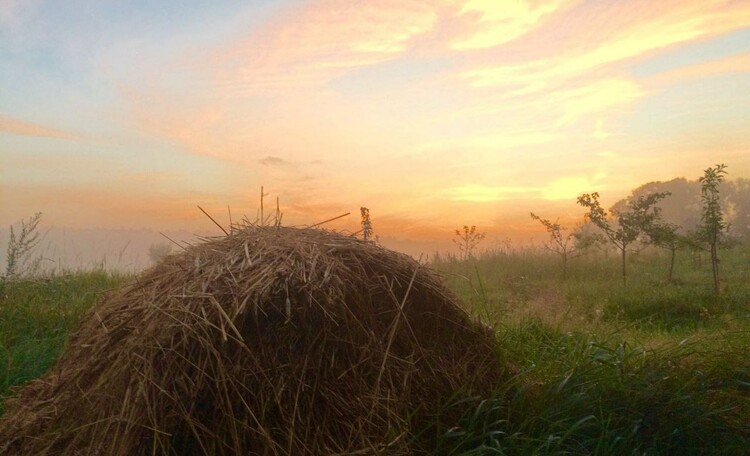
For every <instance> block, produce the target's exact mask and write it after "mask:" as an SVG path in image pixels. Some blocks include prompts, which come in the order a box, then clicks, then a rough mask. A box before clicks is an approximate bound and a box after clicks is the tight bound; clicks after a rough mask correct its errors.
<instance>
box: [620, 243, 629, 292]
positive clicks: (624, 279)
mask: <svg viewBox="0 0 750 456" xmlns="http://www.w3.org/2000/svg"><path fill="white" fill-rule="evenodd" d="M620 252H621V253H622V286H623V287H625V286H627V285H628V279H627V270H626V266H625V246H623V247H622V248H621V249H620Z"/></svg>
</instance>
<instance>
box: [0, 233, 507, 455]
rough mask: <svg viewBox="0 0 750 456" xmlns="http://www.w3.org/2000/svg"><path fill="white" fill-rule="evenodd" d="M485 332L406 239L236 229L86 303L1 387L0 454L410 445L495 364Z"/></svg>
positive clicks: (371, 450)
mask: <svg viewBox="0 0 750 456" xmlns="http://www.w3.org/2000/svg"><path fill="white" fill-rule="evenodd" d="M494 348H495V347H494V339H493V338H492V336H491V334H489V333H488V332H487V331H486V329H484V328H483V327H481V326H479V325H477V324H475V323H473V322H472V321H471V320H470V319H469V318H468V317H467V315H466V314H465V313H464V312H463V311H462V310H461V309H460V308H459V307H458V305H457V301H456V298H455V297H454V296H453V295H452V294H451V293H450V292H449V291H448V290H447V289H446V288H445V286H444V285H443V283H442V281H441V280H440V278H439V277H438V276H437V275H436V274H435V273H433V272H432V271H431V270H429V268H426V267H424V266H420V265H419V264H418V263H417V262H416V261H414V260H413V259H411V258H409V257H407V256H405V255H402V254H399V253H395V252H392V251H389V250H386V249H384V248H381V247H379V246H377V245H374V244H372V243H368V242H364V241H360V240H356V239H354V238H352V237H348V236H344V235H340V234H335V233H331V232H326V231H322V230H318V229H295V228H282V227H278V226H267V227H264V226H253V225H250V226H244V227H234V228H233V230H232V231H231V234H230V235H229V236H226V237H221V238H212V239H206V240H205V242H203V243H201V244H198V245H194V246H190V247H187V248H186V249H185V250H184V251H182V252H180V253H179V254H175V255H172V256H169V257H167V258H166V259H165V260H164V261H163V262H162V263H160V264H159V265H157V266H156V267H154V268H152V269H150V270H149V271H146V272H145V273H144V274H143V275H141V276H140V277H139V278H138V279H137V280H136V281H134V282H133V283H131V284H129V285H128V286H126V287H124V288H123V289H121V290H119V291H118V292H116V293H114V294H112V295H111V296H109V297H108V298H107V299H105V300H104V301H103V302H102V303H100V304H99V305H98V306H97V307H95V308H94V309H92V310H91V312H90V315H89V317H88V318H87V319H86V320H85V321H84V323H83V324H82V326H81V327H80V328H79V329H78V330H77V331H76V332H75V333H74V335H73V336H72V338H71V340H70V343H69V345H68V348H67V349H66V351H65V352H64V353H63V355H62V357H61V359H60V360H59V362H58V363H57V365H56V366H55V367H54V368H53V369H52V371H51V372H50V373H49V374H47V375H46V376H45V377H43V378H41V379H39V380H36V381H33V382H31V383H30V384H28V385H27V386H26V387H24V388H22V389H21V390H20V391H18V393H17V394H16V396H15V397H13V398H11V399H8V400H7V402H6V412H5V414H4V415H3V417H2V418H0V454H1V455H19V456H27V455H28V456H31V455H34V456H44V455H68V456H73V455H82V456H94V455H102V456H104V455H107V456H126V455H127V456H134V455H136V456H137V455H144V456H145V455H183V456H185V455H186V456H190V455H232V456H234V455H306V454H315V455H318V454H320V455H323V454H327V455H331V454H341V455H344V454H389V455H399V454H424V453H427V452H429V448H428V445H427V446H426V445H425V443H424V439H422V440H420V439H415V438H414V434H415V433H416V432H417V431H419V430H421V429H423V428H424V427H425V426H427V425H429V424H430V423H435V422H440V421H441V420H443V421H445V420H449V419H450V418H448V417H444V416H443V417H442V418H440V417H437V418H436V416H438V415H439V410H440V405H441V403H443V402H444V401H445V400H447V399H448V398H450V397H452V396H453V395H455V394H456V393H460V394H477V393H478V394H483V393H487V392H488V391H489V390H490V389H491V388H492V386H493V385H494V384H496V382H497V381H498V380H499V378H500V376H502V372H501V369H500V367H499V365H498V363H497V360H496V356H495V352H494ZM444 424H445V425H446V426H449V425H450V423H449V422H445V423H444ZM420 442H422V443H420Z"/></svg>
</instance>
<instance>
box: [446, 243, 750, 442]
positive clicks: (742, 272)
mask: <svg viewBox="0 0 750 456" xmlns="http://www.w3.org/2000/svg"><path fill="white" fill-rule="evenodd" d="M681 253H683V255H682V257H681V258H679V257H678V260H679V261H678V263H677V265H676V268H675V279H674V280H673V281H672V282H668V281H667V280H666V266H667V263H666V262H667V259H666V257H665V256H663V255H660V254H659V253H658V252H650V253H648V254H646V253H642V254H640V255H638V256H634V257H632V258H631V259H630V260H629V263H628V267H629V274H630V275H629V278H628V280H629V284H628V286H627V287H623V286H622V282H621V278H620V275H619V274H620V271H619V265H618V264H617V258H616V257H614V256H612V257H606V256H604V255H592V256H589V257H583V258H577V259H575V260H573V262H572V263H571V264H570V270H569V278H568V280H567V281H565V282H563V281H561V280H560V278H559V277H560V271H559V269H560V268H559V264H558V263H556V262H555V260H556V258H554V257H551V256H548V255H546V254H545V253H544V252H542V251H535V250H520V251H514V252H513V251H512V252H500V254H487V255H483V256H481V257H479V258H476V259H474V260H472V261H467V262H461V261H455V260H451V259H442V260H438V261H436V262H435V263H434V266H436V267H437V268H438V269H439V270H441V271H443V273H444V274H445V276H446V279H447V280H448V282H449V284H450V286H451V288H453V289H454V290H455V291H456V292H457V293H458V294H459V296H460V297H461V298H462V300H463V301H464V302H465V303H467V305H468V306H469V310H470V311H471V312H472V313H473V314H474V315H476V316H477V317H478V318H481V319H485V320H489V321H490V322H491V323H492V324H493V325H495V327H496V329H497V334H498V338H499V340H500V351H501V353H500V356H501V358H502V359H504V360H505V362H506V363H508V364H509V365H512V366H516V367H517V374H516V375H515V376H514V377H513V378H512V379H510V380H509V381H507V382H505V383H504V384H502V385H499V386H498V389H497V393H496V395H495V396H494V397H490V398H476V399H474V400H472V401H467V400H463V401H461V400H458V401H457V402H456V403H455V404H453V405H452V407H454V408H456V407H458V408H459V410H460V411H462V413H463V420H462V422H461V424H460V425H459V426H457V427H455V428H453V429H444V430H443V431H442V433H440V434H438V435H436V436H435V439H436V441H437V450H436V452H435V453H436V454H443V455H501V454H508V455H511V454H512V455H526V454H538V455H558V454H560V455H562V454H571V455H578V454H593V455H636V454H637V455H669V454H696V455H697V454H741V455H744V454H747V448H750V357H749V356H748V350H749V349H750V319H749V318H748V317H749V316H750V258H749V256H748V252H747V250H740V249H737V250H734V251H727V252H722V259H723V262H722V268H723V269H722V270H723V272H724V276H723V278H722V285H723V288H724V289H723V293H722V294H721V295H720V296H716V295H715V294H714V293H713V291H712V288H711V286H712V282H711V277H710V271H709V269H708V267H709V265H708V264H707V262H706V261H705V258H704V259H703V262H702V264H700V265H699V263H698V261H697V259H694V258H691V257H690V256H689V255H687V254H685V253H684V252H681ZM454 412H455V411H454Z"/></svg>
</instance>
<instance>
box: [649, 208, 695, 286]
mask: <svg viewBox="0 0 750 456" xmlns="http://www.w3.org/2000/svg"><path fill="white" fill-rule="evenodd" d="M679 229H680V227H679V226H678V225H675V224H674V223H669V222H664V221H660V222H656V223H653V224H652V225H651V226H648V227H646V235H647V236H648V238H649V241H650V243H651V244H653V245H655V246H657V247H661V248H663V249H665V250H668V251H669V253H670V255H669V272H668V273H667V280H668V281H669V282H671V281H672V276H673V275H674V259H675V256H676V254H677V250H679V249H680V248H682V247H684V246H685V245H686V243H687V241H686V239H685V238H684V237H683V236H680V234H679V233H678V230H679Z"/></svg>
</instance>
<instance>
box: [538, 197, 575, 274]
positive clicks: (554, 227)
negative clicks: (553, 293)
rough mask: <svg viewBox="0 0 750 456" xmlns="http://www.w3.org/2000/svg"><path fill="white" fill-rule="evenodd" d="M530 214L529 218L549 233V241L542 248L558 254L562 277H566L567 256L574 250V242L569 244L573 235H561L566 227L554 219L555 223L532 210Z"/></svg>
mask: <svg viewBox="0 0 750 456" xmlns="http://www.w3.org/2000/svg"><path fill="white" fill-rule="evenodd" d="M530 214H531V218H533V219H534V220H537V221H538V222H539V223H541V224H542V225H544V227H545V228H546V229H547V233H549V237H550V242H547V243H545V244H544V248H546V249H547V250H549V251H550V252H554V253H556V254H557V255H559V256H560V260H561V261H562V279H563V280H566V279H567V277H568V258H570V257H571V255H573V254H574V253H575V251H576V246H575V244H571V239H572V238H573V235H572V234H568V235H567V236H565V235H563V231H566V230H567V229H566V228H565V227H564V226H562V225H560V224H559V223H558V222H557V221H555V223H552V222H551V221H549V220H547V219H543V218H541V217H539V216H538V215H536V214H534V213H533V212H531V213H530Z"/></svg>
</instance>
